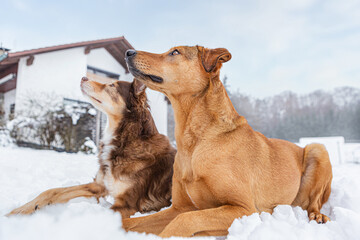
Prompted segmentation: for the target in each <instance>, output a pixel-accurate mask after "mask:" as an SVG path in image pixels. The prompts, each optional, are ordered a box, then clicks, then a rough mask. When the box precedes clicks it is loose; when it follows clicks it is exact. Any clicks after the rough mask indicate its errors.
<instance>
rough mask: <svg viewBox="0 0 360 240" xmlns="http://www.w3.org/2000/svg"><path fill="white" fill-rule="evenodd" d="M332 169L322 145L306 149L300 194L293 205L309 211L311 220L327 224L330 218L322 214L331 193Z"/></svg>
mask: <svg viewBox="0 0 360 240" xmlns="http://www.w3.org/2000/svg"><path fill="white" fill-rule="evenodd" d="M331 180H332V169H331V164H330V159H329V154H328V152H327V151H326V149H325V147H324V145H322V144H310V145H307V146H306V147H305V149H304V161H303V169H302V178H301V184H300V189H299V192H298V194H297V196H296V198H295V200H294V202H293V203H292V205H293V206H300V207H302V208H303V209H305V210H307V211H308V215H309V219H310V220H315V221H316V222H317V223H325V222H327V221H330V218H329V217H327V216H326V215H324V214H321V213H320V209H321V207H322V205H323V204H324V203H325V202H326V201H327V200H328V199H329V196H330V192H331Z"/></svg>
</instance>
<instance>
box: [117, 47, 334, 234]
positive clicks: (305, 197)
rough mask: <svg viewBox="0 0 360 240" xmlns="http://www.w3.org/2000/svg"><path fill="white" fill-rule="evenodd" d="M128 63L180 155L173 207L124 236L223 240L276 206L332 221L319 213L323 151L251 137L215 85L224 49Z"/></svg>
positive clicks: (324, 194)
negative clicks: (169, 109) (241, 221)
mask: <svg viewBox="0 0 360 240" xmlns="http://www.w3.org/2000/svg"><path fill="white" fill-rule="evenodd" d="M126 55H127V63H128V66H129V70H130V72H131V73H132V74H133V75H134V76H135V77H136V78H137V79H139V80H141V81H143V82H144V83H145V84H146V85H147V86H148V87H150V88H151V89H154V90H157V91H160V92H162V93H164V94H165V95H166V96H167V97H168V98H169V100H170V101H171V104H172V106H173V108H174V115H175V123H176V125H175V138H176V143H177V148H178V152H177V154H176V157H175V163H174V176H173V188H172V196H173V199H172V203H173V204H172V206H171V207H170V208H169V209H167V210H164V211H160V212H159V213H156V214H153V215H150V216H146V217H140V218H131V219H125V220H124V221H123V227H124V228H125V229H126V230H133V231H138V232H147V233H154V234H158V235H160V236H162V237H170V236H183V237H190V236H201V235H226V234H227V229H228V228H229V227H230V225H231V223H232V222H233V220H234V219H235V218H238V217H242V216H244V215H251V214H252V213H255V212H262V211H266V212H270V213H271V212H272V211H273V208H274V207H275V206H277V205H279V204H289V205H293V206H301V207H302V208H303V209H305V210H307V211H308V214H309V219H310V220H316V221H317V222H318V223H324V222H326V221H329V218H328V217H327V216H325V215H324V214H321V213H320V209H321V207H322V205H323V204H324V203H325V202H326V201H327V200H328V198H329V195H330V191H331V180H332V170H331V164H330V160H329V156H328V153H327V151H326V149H325V147H324V146H323V145H320V144H311V145H308V146H306V147H305V148H300V147H298V146H296V145H295V144H293V143H290V142H287V141H284V140H279V139H269V138H266V137H265V136H264V135H262V134H261V133H259V132H256V131H254V130H253V129H252V128H251V127H250V126H249V124H248V123H247V121H246V119H245V118H244V117H242V116H239V115H238V113H237V112H236V110H235V109H234V107H233V105H232V103H231V101H230V99H229V97H228V95H227V93H226V91H225V88H224V86H223V85H222V83H221V81H220V78H219V73H220V68H221V66H222V63H224V62H227V61H229V60H230V59H231V54H230V53H229V52H228V51H227V50H226V49H224V48H218V49H207V48H203V47H200V46H195V47H177V48H173V49H171V50H170V51H168V52H166V53H163V54H153V53H147V52H141V51H137V52H134V51H133V50H132V52H128V53H127V54H126Z"/></svg>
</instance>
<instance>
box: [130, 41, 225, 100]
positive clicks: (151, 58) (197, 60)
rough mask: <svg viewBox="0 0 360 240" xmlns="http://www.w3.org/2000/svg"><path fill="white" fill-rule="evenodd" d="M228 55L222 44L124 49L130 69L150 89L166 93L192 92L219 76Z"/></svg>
mask: <svg viewBox="0 0 360 240" xmlns="http://www.w3.org/2000/svg"><path fill="white" fill-rule="evenodd" d="M230 59H231V54H230V53H229V51H228V50H226V49H225V48H216V49H209V48H204V47H200V46H195V47H186V46H180V47H175V48H172V49H170V50H169V51H167V52H165V53H162V54H154V53H148V52H142V51H135V50H128V51H127V52H126V62H127V64H128V67H129V70H130V72H131V73H132V74H133V75H134V76H135V77H136V78H137V79H139V80H141V81H143V82H144V83H145V84H146V85H147V86H149V87H150V88H151V89H154V90H157V91H160V92H163V93H165V94H166V95H178V94H184V93H191V94H196V93H198V92H200V91H202V90H203V89H204V88H206V87H207V86H208V85H209V82H210V81H211V80H212V79H217V80H218V79H219V72H220V68H221V66H222V63H224V62H227V61H229V60H230Z"/></svg>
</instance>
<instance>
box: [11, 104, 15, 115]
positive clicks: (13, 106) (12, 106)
mask: <svg viewBox="0 0 360 240" xmlns="http://www.w3.org/2000/svg"><path fill="white" fill-rule="evenodd" d="M14 113H15V103H13V104H10V114H14Z"/></svg>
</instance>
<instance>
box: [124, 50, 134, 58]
mask: <svg viewBox="0 0 360 240" xmlns="http://www.w3.org/2000/svg"><path fill="white" fill-rule="evenodd" d="M135 55H136V51H135V50H134V49H129V50H127V51H126V53H125V56H126V57H132V56H135Z"/></svg>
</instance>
